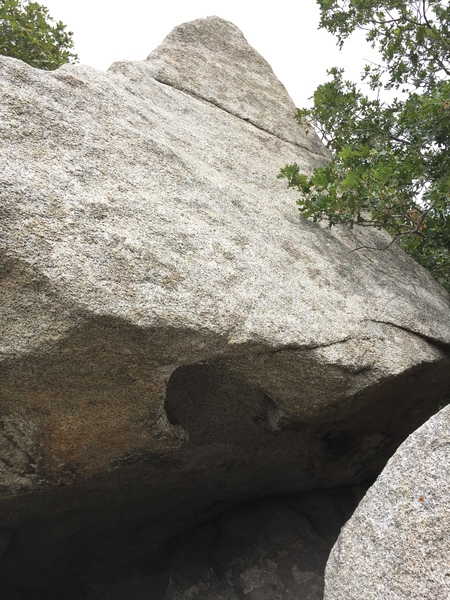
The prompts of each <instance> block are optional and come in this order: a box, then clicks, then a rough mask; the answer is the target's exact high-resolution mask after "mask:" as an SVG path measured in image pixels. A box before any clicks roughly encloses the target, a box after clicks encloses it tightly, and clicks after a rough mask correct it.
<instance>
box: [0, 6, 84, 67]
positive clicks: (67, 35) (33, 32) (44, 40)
mask: <svg viewBox="0 0 450 600" xmlns="http://www.w3.org/2000/svg"><path fill="white" fill-rule="evenodd" d="M72 35H73V34H72V32H70V31H66V26H65V25H63V23H61V21H58V22H57V23H55V22H54V20H53V19H52V17H51V16H50V15H49V12H48V9H47V8H46V7H45V6H42V5H40V4H38V3H37V2H30V1H29V0H0V54H3V55H5V56H12V57H13V58H19V59H20V60H23V61H24V62H26V63H28V64H29V65H31V66H32V67H36V68H38V69H46V70H53V69H56V68H58V67H60V66H61V65H63V64H64V63H67V62H75V61H76V60H77V59H78V57H77V55H76V54H74V53H73V52H72V51H71V50H72V48H73V40H72Z"/></svg>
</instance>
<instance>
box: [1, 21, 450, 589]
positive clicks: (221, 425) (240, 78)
mask: <svg viewBox="0 0 450 600" xmlns="http://www.w3.org/2000/svg"><path fill="white" fill-rule="evenodd" d="M202 57H203V59H202ZM0 73H1V78H0V86H1V97H2V102H1V104H0V114H1V126H2V154H1V168H0V177H1V183H0V194H1V196H0V210H1V220H0V227H1V235H0V244H1V248H0V250H1V251H0V260H1V269H0V273H1V278H2V284H1V285H2V302H1V305H0V311H1V328H2V337H1V353H0V356H1V360H2V366H1V387H0V394H1V396H0V411H1V420H0V476H1V485H2V487H1V497H0V529H1V531H2V534H1V540H2V542H1V547H2V548H3V559H2V565H1V566H2V568H1V569H0V586H3V588H4V589H5V590H6V589H8V590H12V591H11V594H13V593H16V592H17V593H20V595H21V597H32V598H36V593H37V592H36V590H37V589H39V590H41V592H42V593H44V592H45V595H46V598H50V597H52V594H54V597H55V598H56V597H58V598H60V597H61V593H63V592H62V591H61V590H63V591H64V594H65V596H64V597H65V598H69V597H70V596H69V595H68V593H69V592H68V590H71V593H75V592H73V590H75V589H80V590H86V589H88V588H89V589H90V590H91V593H92V594H94V596H92V597H95V592H94V591H92V590H94V587H95V586H94V587H92V586H93V583H92V582H93V581H99V580H108V578H111V577H113V578H114V577H119V576H123V577H127V576H128V575H129V574H130V573H131V572H134V571H136V569H137V570H138V571H139V572H141V573H142V572H146V570H148V569H149V568H150V567H149V564H150V563H149V557H150V556H152V555H153V554H154V553H155V551H156V550H157V549H158V548H161V544H164V543H166V542H167V540H169V539H170V538H171V536H174V535H177V534H179V533H180V532H181V531H183V530H184V529H185V528H186V527H189V526H192V525H193V524H194V523H196V522H202V521H204V520H205V519H207V518H208V516H214V515H217V514H218V513H219V512H220V511H223V510H225V509H227V508H228V507H230V506H231V505H233V503H234V504H235V503H236V502H238V501H239V500H241V499H242V500H247V499H250V498H255V497H264V496H267V495H269V494H272V493H279V494H283V493H291V492H297V491H301V490H310V489H313V488H323V487H334V486H343V485H350V484H353V483H358V482H360V481H363V480H364V479H366V478H367V477H371V476H373V475H376V474H377V473H378V472H379V471H380V469H381V468H382V467H383V465H384V464H385V462H386V460H387V459H388V458H389V456H390V455H391V454H392V453H393V451H394V450H395V448H396V447H397V446H398V445H399V444H400V443H401V442H402V441H403V439H404V438H405V437H406V436H407V435H408V434H409V433H410V431H412V430H413V429H414V428H416V427H417V426H418V425H420V424H421V423H422V422H423V421H424V420H425V419H426V418H428V416H429V415H430V414H431V413H432V412H433V411H434V410H435V407H436V405H437V404H438V402H439V401H440V400H441V398H442V396H443V394H444V393H445V390H446V389H447V386H448V379H449V372H448V365H449V361H448V347H449V344H450V319H449V315H450V305H449V297H448V294H446V292H445V291H444V290H443V289H442V288H440V287H439V286H438V285H437V284H436V283H435V282H434V281H433V280H432V279H431V278H430V276H429V275H428V274H427V273H426V272H425V271H424V270H423V269H421V267H419V266H418V265H417V264H415V263H414V262H413V261H412V260H411V259H410V258H409V257H407V256H406V255H405V254H404V253H402V252H401V251H400V250H398V249H397V248H396V247H395V246H391V247H390V248H389V249H388V250H386V251H383V252H381V251H374V250H369V249H366V250H359V251H354V250H355V248H357V247H360V246H362V245H365V246H369V247H377V246H385V245H386V241H387V235H386V234H384V233H382V232H368V231H362V232H361V231H355V232H349V231H344V230H336V231H331V232H330V231H329V230H326V229H323V228H320V227H317V226H315V225H314V224H311V223H308V222H304V221H300V220H299V217H298V214H297V211H296V207H295V202H294V201H295V194H293V193H292V191H290V190H287V189H285V186H284V185H283V183H282V182H280V181H279V180H277V179H276V175H277V173H278V172H279V169H280V167H281V166H283V165H284V164H286V163H289V162H294V161H295V162H297V163H298V164H299V165H300V166H301V167H302V169H303V170H304V171H305V172H310V171H311V169H312V168H313V167H315V166H317V165H321V164H325V162H326V161H327V160H328V154H327V152H326V150H325V149H324V148H323V147H322V146H321V145H320V143H319V142H318V140H317V138H316V137H315V136H314V135H313V133H310V134H309V136H306V137H305V136H304V135H303V134H302V133H300V132H299V131H298V129H296V127H295V122H294V120H293V114H294V112H295V109H294V106H293V104H292V101H291V100H290V99H289V97H288V95H287V93H286V91H285V90H284V88H283V86H282V85H281V84H280V83H279V82H278V81H277V80H276V78H275V76H274V74H273V73H272V71H271V69H270V67H269V66H268V65H267V63H266V62H265V61H264V60H263V59H262V58H261V57H259V55H258V54H257V53H256V52H255V50H253V49H252V48H250V47H249V46H248V44H247V42H246V41H245V38H244V37H243V36H242V34H241V33H240V32H239V31H238V30H237V29H236V27H234V26H233V25H232V24H230V23H227V22H225V21H222V20H221V19H218V18H215V17H212V18H208V19H204V20H199V21H194V22H193V23H187V24H185V25H182V26H180V27H178V28H176V29H175V30H174V32H173V33H172V34H170V36H169V37H168V38H167V40H166V41H165V42H164V43H163V44H162V46H161V47H160V48H158V49H157V50H156V51H155V52H154V53H152V54H151V55H150V56H149V58H148V59H147V60H146V61H142V62H135V63H117V64H114V65H113V66H112V67H111V69H110V70H109V71H108V72H107V73H99V72H97V71H95V70H93V69H90V68H87V67H83V66H70V65H67V66H64V67H62V68H60V69H58V70H57V71H55V72H52V73H49V72H43V71H38V70H34V69H32V68H31V67H29V66H27V65H25V64H23V63H21V62H20V61H17V60H14V59H10V58H4V57H0ZM288 115H291V116H289V119H291V121H286V119H288ZM291 127H292V129H291ZM166 554H167V556H168V555H169V554H170V552H169V549H167V553H166ZM166 554H164V553H163V552H162V551H161V550H160V551H159V555H160V556H163V555H164V556H166ZM75 556H76V557H77V559H76V561H75V560H74V557H75ZM161 560H162V559H161ZM118 564H120V569H121V575H119V574H118V567H117V565H118ZM130 576H131V575H130ZM18 590H19V591H18ZM52 590H53V591H52ZM81 593H82V592H80V594H81ZM27 594H28V596H27Z"/></svg>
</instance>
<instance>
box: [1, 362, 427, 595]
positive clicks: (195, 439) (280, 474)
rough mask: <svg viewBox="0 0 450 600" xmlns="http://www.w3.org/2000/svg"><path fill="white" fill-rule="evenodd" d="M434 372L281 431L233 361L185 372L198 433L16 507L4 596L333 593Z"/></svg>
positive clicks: (5, 540) (175, 389)
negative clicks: (369, 493) (362, 516)
mask: <svg viewBox="0 0 450 600" xmlns="http://www.w3.org/2000/svg"><path fill="white" fill-rule="evenodd" d="M424 369H425V371H424ZM423 372H425V373H426V367H425V366H419V367H416V368H415V369H414V370H413V371H412V372H409V373H404V374H403V375H402V376H400V377H397V378H392V379H390V380H387V381H384V382H383V383H382V384H380V385H377V386H375V387H374V389H372V390H370V389H369V390H368V391H367V390H366V391H365V393H364V398H363V401H362V402H361V409H360V411H359V412H358V411H357V412H356V413H354V414H353V415H352V416H350V417H347V418H345V419H343V420H341V421H339V420H338V419H337V418H336V420H333V421H332V420H330V418H329V416H328V417H327V418H323V419H321V418H316V419H315V421H314V420H313V421H308V422H305V423H301V422H297V423H287V424H284V425H283V424H282V425H281V426H280V424H279V422H278V421H277V420H276V419H274V417H273V415H274V414H275V415H276V413H277V406H276V404H275V403H274V402H273V401H272V400H271V399H270V398H269V397H268V396H267V395H266V394H265V393H264V392H263V391H261V390H260V389H258V388H256V387H254V386H252V385H249V384H248V383H246V382H244V381H243V380H242V379H241V378H239V377H237V376H236V375H235V374H234V373H232V372H231V371H230V370H229V368H228V365H227V364H226V363H222V364H221V363H220V362H219V363H217V364H196V365H190V366H183V367H179V368H178V369H176V370H175V371H174V372H173V374H172V376H171V377H170V379H169V382H168V385H167V394H166V399H165V404H164V408H165V411H166V414H167V417H168V420H169V422H170V423H171V424H172V425H173V426H176V427H178V428H180V427H181V428H183V430H184V431H185V432H186V436H185V438H186V441H185V443H184V444H183V445H182V446H181V447H180V448H179V449H178V450H175V451H174V452H172V453H169V454H167V455H165V456H159V457H155V456H152V455H148V456H145V455H142V454H139V455H129V456H125V457H123V459H122V461H121V462H120V463H118V464H117V465H116V467H115V468H114V469H113V470H111V471H110V472H108V473H101V474H98V475H95V476H93V477H91V478H89V479H87V480H84V481H80V482H74V483H72V485H70V486H65V485H61V486H59V487H57V488H53V489H47V490H41V491H39V492H38V493H34V494H33V495H31V496H27V495H24V496H23V498H22V499H21V501H20V502H19V503H18V502H17V498H15V500H14V502H13V501H12V500H11V501H10V503H9V505H10V507H11V513H10V515H9V517H8V519H6V520H7V521H9V522H10V527H9V528H5V529H4V530H3V532H2V536H1V541H2V545H3V548H2V549H3V557H2V572H1V574H0V589H1V590H2V598H5V600H9V599H11V600H17V599H19V598H20V599H22V598H23V599H24V600H28V599H31V598H33V599H36V598H41V597H42V598H45V599H46V600H52V599H53V598H54V599H55V600H56V598H58V599H60V598H61V597H64V598H66V599H67V600H71V599H74V600H89V599H96V598H105V599H106V598H108V599H115V598H117V599H122V598H123V599H125V598H129V599H130V600H137V599H138V598H151V599H152V600H160V599H162V598H164V597H166V598H167V599H168V600H179V599H181V598H184V597H193V598H199V599H201V598H205V599H208V598H211V599H214V598H216V597H217V598H219V597H223V594H225V596H224V597H226V598H230V599H234V598H242V597H245V598H250V599H252V598H255V600H256V598H258V600H261V599H267V600H277V599H279V598H291V594H293V595H292V598H294V597H295V598H298V597H299V596H298V594H299V593H300V592H301V593H302V594H304V595H303V596H301V598H304V599H305V600H316V599H319V598H321V594H322V577H323V569H324V566H325V562H326V558H327V556H328V553H329V551H330V549H331V546H332V544H333V543H334V541H335V539H336V537H337V535H338V533H339V529H340V527H341V526H342V525H343V524H344V522H345V521H346V520H347V519H348V518H349V516H350V515H351V513H352V512H353V510H354V508H355V507H356V504H357V502H358V500H359V498H360V497H361V496H362V494H363V493H364V490H365V489H366V487H367V481H368V480H371V481H372V480H373V477H374V476H375V475H377V474H378V473H379V472H380V470H381V469H382V468H383V466H384V464H385V462H386V461H387V459H388V458H389V456H390V455H391V454H392V452H393V451H394V449H395V447H396V446H398V444H399V443H401V441H402V440H403V439H404V437H405V436H406V435H407V433H408V431H407V430H406V429H407V427H411V413H412V412H413V406H414V405H416V406H417V398H416V397H415V395H416V394H420V390H419V391H418V392H417V391H415V389H416V388H415V382H416V381H417V377H422V376H423ZM405 390H407V391H408V395H407V396H404V397H406V398H408V400H407V401H405V402H402V403H397V404H395V403H394V402H393V399H394V398H396V397H399V395H405V394H406V392H405ZM380 398H383V401H380ZM369 409H370V410H369ZM424 410H426V411H429V410H430V407H428V409H425V408H422V409H421V410H417V415H416V419H417V420H423V418H424V414H423V411H424ZM406 413H409V417H408V418H409V423H408V425H407V426H405V425H404V422H405V420H404V419H403V416H404V415H405V414H406ZM349 479H350V480H352V481H354V482H355V484H356V485H355V486H353V487H348V488H346V489H344V488H343V487H342V486H344V485H345V482H347V481H348V480H349ZM317 488H319V489H317ZM320 488H322V489H320ZM323 488H328V489H323ZM330 488H341V489H330ZM314 489H316V491H311V490H314ZM3 511H6V513H5V512H4V514H7V512H8V500H6V501H5V502H4V503H3ZM23 515H26V520H23ZM227 523H231V525H230V527H228V525H227ZM277 523H278V525H279V530H278V533H277V527H278V526H277ZM271 540H272V541H271ZM277 540H278V541H277ZM282 546H284V550H282V548H281V547H282ZM299 565H300V566H299ZM301 565H303V566H301ZM302 590H303V591H302ZM225 592H226V593H225Z"/></svg>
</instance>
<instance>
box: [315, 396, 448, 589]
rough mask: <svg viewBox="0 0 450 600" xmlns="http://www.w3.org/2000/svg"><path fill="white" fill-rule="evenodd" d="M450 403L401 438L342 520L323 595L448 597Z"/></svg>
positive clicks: (328, 564)
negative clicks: (408, 434) (374, 479)
mask: <svg viewBox="0 0 450 600" xmlns="http://www.w3.org/2000/svg"><path fill="white" fill-rule="evenodd" d="M449 548H450V406H447V407H446V408H444V409H443V410H441V411H440V412H439V413H438V414H437V415H435V416H434V417H432V418H431V419H430V420H429V421H427V422H426V423H425V425H423V426H422V427H420V428H419V429H418V430H417V431H415V432H414V433H413V434H412V435H410V437H409V438H408V439H407V440H406V441H405V442H404V443H403V444H402V445H401V446H400V448H399V449H398V450H397V452H396V453H395V454H394V456H393V457H392V458H391V459H390V461H389V462H388V464H387V466H386V468H385V469H384V471H383V472H382V473H381V475H380V476H379V477H378V479H377V481H376V482H375V484H374V485H373V486H372V487H371V488H370V489H369V491H368V493H367V494H366V496H365V497H364V498H363V500H362V502H361V503H360V505H359V506H358V508H357V510H356V511H355V513H354V515H353V516H352V518H351V519H350V521H349V522H348V523H347V524H346V525H345V527H344V528H343V530H342V532H341V534H340V536H339V538H338V541H337V542H336V544H335V546H334V548H333V550H332V552H331V555H330V558H329V561H328V563H327V568H326V589H325V599H326V600H342V599H343V598H345V599H347V600H409V599H410V598H427V600H442V599H443V598H450V550H449Z"/></svg>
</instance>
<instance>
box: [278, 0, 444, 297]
mask: <svg viewBox="0 0 450 600" xmlns="http://www.w3.org/2000/svg"><path fill="white" fill-rule="evenodd" d="M317 1H318V4H319V5H320V8H321V26H322V27H324V28H326V29H328V30H329V31H331V32H332V33H334V34H336V35H337V37H338V44H339V45H342V44H343V42H344V41H345V39H346V38H347V37H348V36H349V35H350V34H351V33H352V32H353V31H354V30H355V29H357V28H360V29H364V30H365V31H366V32H367V34H366V35H367V39H368V40H369V41H370V42H371V43H372V45H373V47H376V48H377V49H378V50H379V52H380V55H381V57H382V59H383V61H384V64H381V65H370V66H369V65H367V66H366V67H365V71H364V74H363V76H362V79H363V80H365V81H366V82H368V83H369V85H370V87H371V88H372V90H373V92H374V93H373V97H374V98H375V99H373V98H369V97H368V96H367V95H364V94H363V93H361V92H360V91H359V90H358V88H357V86H356V85H355V84H354V83H352V82H350V81H346V80H344V77H343V71H342V70H341V69H338V68H333V69H331V70H330V71H328V74H329V75H330V76H331V81H328V82H326V83H324V84H323V85H321V86H319V87H318V88H317V90H316V91H315V93H314V107H313V108H312V109H303V110H299V111H298V112H297V120H298V122H299V123H300V124H301V125H302V126H304V127H307V128H308V127H310V126H311V124H312V125H313V126H314V127H315V129H316V130H317V131H318V132H319V134H320V135H321V137H322V139H323V140H324V142H325V143H326V144H327V146H328V147H329V148H330V149H331V150H332V151H333V156H334V159H333V160H332V162H331V163H330V164H329V165H327V166H326V167H322V168H318V169H316V170H315V171H314V173H313V175H312V176H311V177H307V176H305V175H302V174H300V173H299V168H298V166H297V165H295V164H294V165H288V166H286V167H285V168H284V169H282V171H281V173H280V177H285V178H287V180H288V185H289V187H295V188H297V189H298V190H299V191H300V192H301V198H300V199H299V200H298V206H299V210H300V213H301V214H302V216H304V217H305V218H308V217H309V218H312V219H313V220H314V221H320V220H322V219H326V220H327V221H328V224H329V226H330V227H331V226H333V225H335V224H337V223H343V224H346V225H348V226H349V227H353V226H354V225H360V226H364V227H376V228H381V227H383V228H385V229H386V230H387V231H389V233H391V234H392V235H393V236H394V240H398V241H399V243H400V245H401V246H402V247H403V248H404V249H405V250H407V251H408V252H409V253H411V254H412V255H413V256H414V258H415V259H416V260H417V261H418V262H420V263H421V264H422V265H424V266H425V267H426V268H427V269H429V270H430V272H431V273H432V274H433V275H434V277H435V278H436V279H437V280H438V281H439V282H440V283H441V284H442V285H444V286H445V287H446V288H447V289H449V290H450V202H449V200H450V151H449V150H450V147H449V146H450V30H449V25H450V8H449V7H443V6H442V2H441V1H440V0H420V1H419V0H415V1H414V0H409V1H405V0H317ZM383 89H390V90H392V89H393V90H398V91H399V92H400V98H399V99H398V98H397V99H395V100H393V101H391V102H389V103H388V102H383V101H382V100H380V97H381V95H382V94H381V93H380V92H382V90H383ZM375 92H376V94H375ZM305 118H306V119H305Z"/></svg>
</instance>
